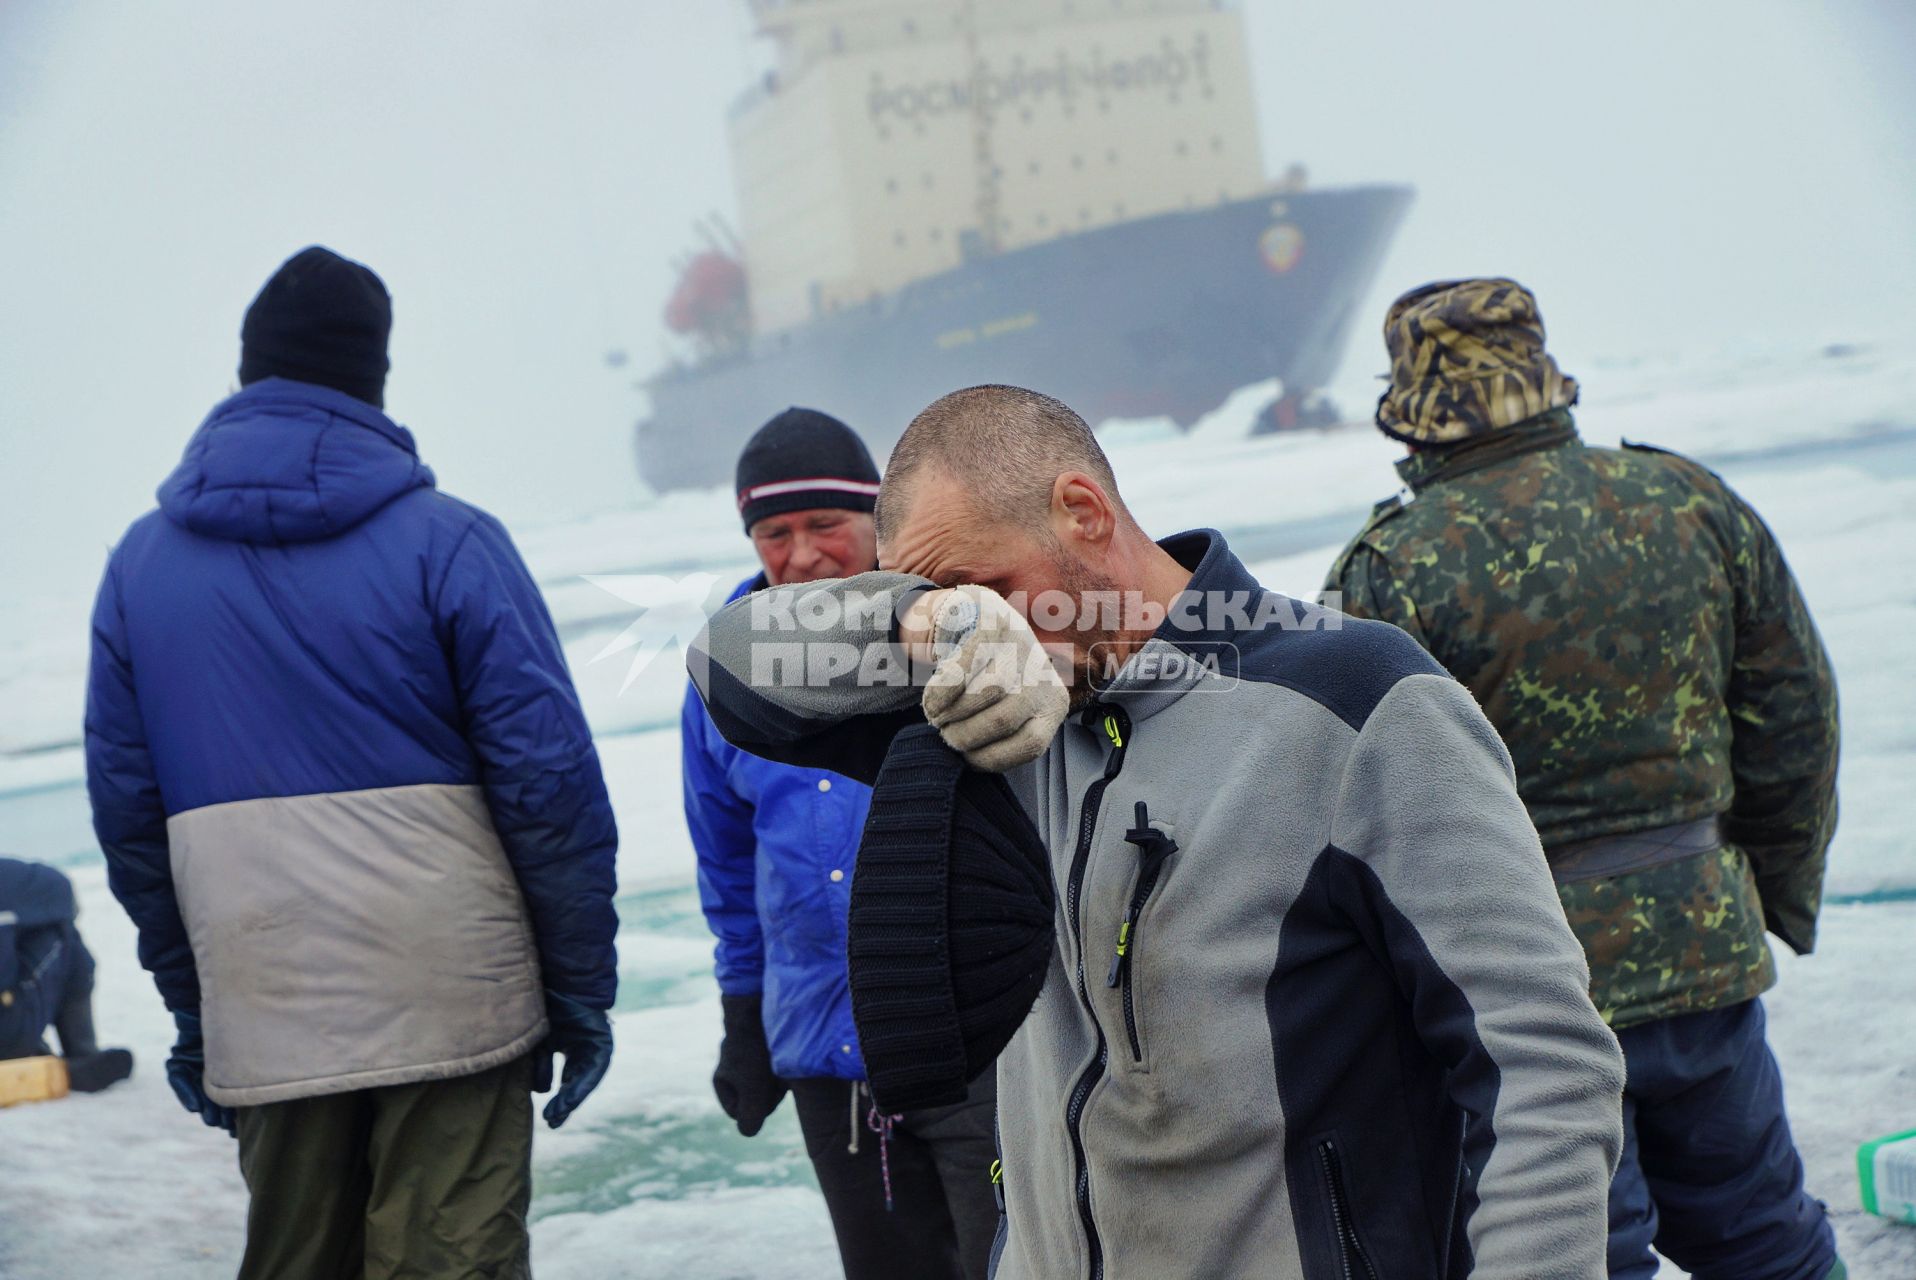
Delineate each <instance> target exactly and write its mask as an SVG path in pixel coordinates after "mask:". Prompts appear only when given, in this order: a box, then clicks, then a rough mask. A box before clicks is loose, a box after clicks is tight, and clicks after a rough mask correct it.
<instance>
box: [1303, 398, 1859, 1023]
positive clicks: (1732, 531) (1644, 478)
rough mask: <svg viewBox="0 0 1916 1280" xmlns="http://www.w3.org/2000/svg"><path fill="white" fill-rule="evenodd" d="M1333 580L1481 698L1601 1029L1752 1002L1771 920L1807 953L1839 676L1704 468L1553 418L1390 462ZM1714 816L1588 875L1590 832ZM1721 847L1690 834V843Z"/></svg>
mask: <svg viewBox="0 0 1916 1280" xmlns="http://www.w3.org/2000/svg"><path fill="white" fill-rule="evenodd" d="M1398 471H1399V473H1400V474H1401V475H1402V477H1403V478H1404V481H1405V483H1406V485H1407V486H1408V488H1409V491H1410V492H1409V496H1408V497H1399V498H1393V499H1390V500H1388V501H1386V502H1383V503H1379V504H1378V507H1377V509H1376V511H1375V513H1374V514H1373V516H1372V517H1371V520H1370V523H1369V524H1368V525H1367V526H1366V527H1365V528H1364V530H1363V531H1362V532H1361V533H1359V534H1358V535H1357V537H1356V538H1355V539H1353V540H1352V542H1351V544H1350V545H1349V546H1348V547H1346V548H1345V549H1344V552H1343V554H1341V555H1340V556H1339V557H1338V559H1337V563H1336V565H1335V567H1334V568H1333V569H1332V570H1331V575H1330V579H1329V582H1328V584H1327V589H1329V590H1334V591H1341V592H1342V593H1343V599H1344V605H1343V607H1344V608H1345V610H1346V611H1347V612H1350V613H1352V614H1355V615H1357V616H1359V617H1369V618H1381V619H1383V620H1385V621H1388V622H1392V623H1395V624H1396V625H1398V626H1400V627H1402V628H1403V629H1404V630H1406V631H1408V632H1409V633H1410V634H1411V635H1413V636H1415V637H1416V638H1417V640H1418V641H1419V642H1420V643H1422V644H1423V646H1424V647H1425V648H1426V649H1428V650H1429V651H1430V652H1431V653H1432V654H1433V655H1434V656H1435V657H1436V658H1437V660H1438V661H1439V662H1441V663H1443V664H1444V666H1445V667H1447V668H1448V669H1449V670H1450V672H1451V673H1452V674H1453V675H1455V676H1456V677H1457V678H1458V679H1459V680H1460V681H1462V682H1463V683H1464V684H1465V685H1467V686H1468V687H1469V688H1470V690H1471V691H1472V692H1473V693H1475V694H1476V695H1477V699H1478V701H1479V702H1481V703H1482V704H1483V708H1484V710H1485V712H1486V713H1488V715H1489V716H1490V719H1491V721H1492V723H1494V724H1495V725H1496V726H1497V729H1498V731H1499V732H1501V733H1502V734H1503V736H1504V740H1505V742H1507V743H1508V744H1509V747H1510V753H1511V757H1512V759H1513V760H1514V762H1515V764H1516V769H1517V782H1518V787H1519V790H1520V791H1521V792H1522V794H1523V798H1524V802H1525V803H1526V804H1527V805H1528V806H1529V809H1530V816H1531V819H1532V820H1533V821H1534V822H1535V823H1536V825H1537V830H1538V832H1539V834H1540V835H1541V836H1542V838H1543V842H1544V847H1545V850H1546V852H1547V853H1548V854H1549V855H1550V859H1551V864H1552V869H1553V871H1555V872H1556V874H1557V879H1558V886H1559V892H1560V893H1561V895H1562V897H1563V903H1564V908H1565V911H1566V913H1567V914H1568V915H1569V918H1570V923H1571V926H1572V928H1573V929H1574V930H1575V931H1576V933H1577V936H1578V938H1579V940H1580V941H1581V942H1582V943H1583V945H1584V949H1585V951H1586V952H1587V953H1588V955H1589V959H1590V970H1591V989H1592V996H1593V998H1594V999H1595V1000H1596V1003H1597V1007H1598V1008H1599V1009H1600V1010H1602V1012H1603V1014H1604V1017H1605V1018H1606V1019H1608V1020H1609V1021H1610V1023H1611V1025H1613V1026H1628V1025H1630V1024H1631V1023H1636V1022H1645V1021H1649V1020H1651V1019H1654V1018H1663V1017H1669V1016H1671V1015H1674V1014H1680V1013H1688V1012H1695V1011H1698V1010H1703V1009H1710V1008H1717V1007H1721V1006H1724V1005H1728V1004H1733V1003H1736V1002H1738V1001H1741V1000H1747V999H1750V998H1752V997H1754V996H1757V995H1759V994H1761V993H1762V992H1763V991H1765V990H1767V989H1768V988H1769V986H1770V985H1771V984H1772V983H1773V982H1774V981H1775V968H1774V961H1773V960H1772V958H1771V956H1770V952H1769V947H1768V944H1767V943H1766V941H1765V940H1764V937H1763V931H1764V928H1765V926H1766V925H1767V927H1768V928H1769V930H1770V931H1771V932H1773V933H1775V934H1776V935H1777V936H1778V937H1780V938H1782V939H1783V940H1784V941H1785V942H1787V943H1789V944H1790V946H1792V947H1793V948H1795V949H1796V950H1797V951H1799V952H1807V951H1809V950H1810V949H1811V948H1812V947H1813V946H1814V945H1815V940H1816V917H1817V912H1818V908H1819V906H1820V905H1821V901H1822V884H1823V866H1824V858H1825V853H1826V851H1827V848H1828V845H1829V840H1830V836H1831V834H1832V833H1833V831H1834V829H1835V825H1836V752H1837V719H1836V687H1835V682H1834V680H1833V678H1832V677H1831V674H1830V666H1829V658H1828V655H1827V654H1826V653H1825V651H1824V649H1823V644H1822V641H1821V640H1820V639H1819V638H1818V636H1817V634H1816V629H1815V627H1814V625H1813V624H1812V623H1811V621H1810V617H1809V612H1808V610H1807V609H1806V608H1805V606H1804V603H1803V598H1802V595H1801V594H1800V593H1799V592H1798V590H1797V587H1796V582H1795V579H1794V578H1793V577H1792V576H1791V574H1790V570H1789V566H1788V565H1787V564H1785V563H1784V560H1783V553H1782V551H1781V550H1780V549H1779V548H1778V546H1777V543H1776V539H1775V537H1774V536H1773V535H1772V534H1771V533H1770V531H1769V529H1768V528H1767V527H1766V526H1765V525H1764V524H1763V521H1762V520H1761V519H1760V518H1759V517H1758V516H1757V514H1756V512H1755V511H1753V510H1752V509H1751V508H1750V507H1749V505H1748V504H1746V503H1745V502H1744V501H1743V500H1742V499H1741V498H1739V497H1738V496H1737V495H1736V494H1735V493H1734V492H1732V491H1731V490H1730V488H1729V486H1728V485H1726V484H1724V483H1723V481H1722V480H1721V479H1720V478H1719V477H1717V476H1716V475H1715V474H1714V473H1712V472H1710V471H1708V470H1706V469H1705V468H1703V467H1701V466H1699V465H1697V464H1696V463H1694V462H1691V461H1689V460H1688V459H1686V458H1682V457H1679V456H1677V455H1675V454H1671V453H1666V452H1663V451H1661V450H1656V449H1650V448H1647V447H1644V446H1639V445H1626V446H1625V447H1624V448H1623V449H1620V450H1616V449H1595V448H1588V447H1586V446H1585V445H1584V444H1583V442H1582V440H1581V439H1580V438H1579V437H1578V435H1577V432H1576V427H1575V425H1574V423H1573V422H1572V420H1571V415H1570V412H1569V411H1568V410H1556V411H1553V412H1551V413H1546V414H1544V415H1542V416H1540V417H1538V418H1534V419H1532V420H1530V421H1529V422H1526V423H1523V424H1519V425H1518V426H1516V427H1512V428H1508V429H1505V430H1502V431H1498V432H1496V433H1495V434H1493V435H1490V436H1487V437H1484V438H1482V439H1480V440H1477V441H1472V442H1468V443H1465V444H1462V445H1456V446H1452V447H1449V448H1446V449H1442V450H1434V451H1429V452H1423V453H1417V454H1413V455H1412V456H1411V457H1409V458H1406V459H1404V460H1403V461H1402V462H1400V463H1399V464H1398ZM1711 817H1716V818H1717V819H1718V830H1719V832H1720V835H1721V843H1720V845H1719V847H1717V848H1716V849H1714V850H1709V851H1707V852H1700V853H1692V854H1686V855H1685V856H1682V857H1676V858H1672V857H1669V856H1668V855H1667V853H1666V855H1665V856H1664V857H1663V858H1662V859H1661V860H1656V861H1654V865H1647V866H1644V867H1643V868H1642V869H1640V870H1630V869H1625V870H1623V871H1621V872H1620V873H1615V874H1612V873H1611V872H1616V870H1617V869H1616V867H1615V866H1614V865H1612V866H1611V867H1609V868H1608V870H1607V871H1606V872H1605V873H1603V874H1599V875H1594V876H1592V875H1586V874H1580V873H1579V871H1578V869H1577V867H1576V863H1575V859H1574V858H1572V857H1571V856H1569V855H1570V854H1571V853H1572V852H1574V851H1573V850H1570V849H1567V848H1566V846H1571V845H1573V844H1574V843H1575V842H1581V841H1587V840H1589V839H1591V838H1592V837H1600V836H1615V835H1621V834H1627V833H1632V832H1642V831H1647V830H1651V829H1655V828H1666V827H1670V826H1673V825H1676V824H1681V823H1688V822H1692V821H1695V820H1698V819H1709V818H1711ZM1715 843H1717V841H1715V840H1714V839H1710V838H1708V837H1707V835H1706V839H1705V841H1704V847H1705V848H1706V849H1707V847H1708V845H1710V844H1715Z"/></svg>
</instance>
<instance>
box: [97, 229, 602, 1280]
mask: <svg viewBox="0 0 1916 1280" xmlns="http://www.w3.org/2000/svg"><path fill="white" fill-rule="evenodd" d="M391 319H392V311H391V302H390V300H389V299H388V297H387V294H386V290H385V286H384V285H383V284H381V282H380V280H379V278H378V277H377V276H376V275H374V274H373V273H372V271H370V270H369V269H367V268H366V267H364V266H362V265H360V264H359V263H356V262H351V261H348V260H347V259H344V258H341V257H339V256H338V255H337V254H334V253H332V252H330V251H328V250H325V249H321V248H309V249H306V250H304V251H303V252H301V253H299V254H298V255H296V256H295V257H293V258H291V259H290V260H288V261H287V262H286V263H285V264H284V265H283V266H281V267H280V269H279V270H278V272H277V273H275V274H274V276H273V277H272V278H271V279H270V280H268V281H267V283H266V285H265V287H264V288H263V289H262V290H261V291H260V294H259V296H258V297H257V298H256V299H255V300H254V302H253V304H252V306H251V308H250V309H249V310H248V311H247V313H246V320H245V324H244V327H243V329H242V332H241V338H242V354H241V360H240V370H239V377H240V383H241V385H242V389H241V390H240V391H239V392H238V393H237V394H236V395H234V396H232V397H231V398H230V399H228V400H226V401H225V402H223V403H222V404H220V405H218V406H216V407H215V408H214V410H213V412H212V413H211V414H210V415H209V416H208V418H207V419H206V421H205V422H204V423H203V424H202V425H201V427H200V429H199V431H198V432H197V433H196V434H195V435H194V436H193V438H192V441H191V443H189V444H188V446H187V449H186V456H185V458H184V459H183V460H182V461H181V463H180V465H179V467H178V469H177V470H175V471H174V472H173V474H172V475H171V476H170V477H168V479H167V480H166V482H165V483H164V484H163V485H162V486H161V487H160V492H159V501H160V506H159V510H157V511H154V512H151V513H149V514H147V515H146V516H143V517H142V518H140V519H139V520H137V521H135V522H134V524H133V526H132V527H131V528H130V529H129V530H128V531H127V533H126V536H125V537H124V538H123V539H122V540H121V541H120V544H119V545H118V546H117V547H116V548H115V549H114V551H113V555H112V558H111V560H110V562H109V563H108V565H107V570H106V575H105V579H104V581H102V583H101V585H100V592H99V597H98V600H97V602H96V605H95V608H94V615H93V656H92V666H91V671H90V674H89V680H88V689H87V711H86V757H87V788H88V792H89V795H90V798H91V800H92V805H93V822H94V829H95V831H96V833H97V834H98V836H99V840H100V844H101V847H102V848H103V849H104V850H105V853H106V858H107V868H108V875H109V882H110V884H111V887H112V889H113V892H114V895H115V896H116V897H117V898H118V899H119V900H120V902H121V904H122V905H123V906H124V907H125V908H126V910H127V912H128V914H129V915H131V916H132V918H133V921H134V923H135V924H136V925H137V926H138V929H139V950H140V960H141V963H142V964H143V965H145V967H146V968H147V969H149V970H151V971H152V973H153V977H154V980H155V982H156V984H157V985H158V987H159V990H160V995H161V997H162V998H163V999H164V1000H165V1002H166V1005H167V1008H168V1009H170V1010H171V1011H172V1012H173V1015H174V1019H175V1021H176V1023H177V1024H178V1028H179V1040H178V1043H177V1044H176V1045H175V1047H174V1050H173V1054H172V1057H171V1058H170V1059H169V1060H168V1062H167V1077H168V1079H169V1081H170V1082H171V1084H172V1086H173V1089H174V1091H175V1093H177V1094H178V1096H179V1098H180V1101H181V1102H182V1103H183V1104H184V1105H185V1106H186V1108H187V1110H189V1111H191V1112H194V1113H196V1114H198V1115H199V1116H201V1117H202V1118H203V1119H204V1120H205V1121H206V1123H207V1124H209V1125H215V1126H218V1127H221V1128H224V1129H226V1130H227V1131H228V1132H235V1131H236V1132H237V1136H238V1138H239V1156H240V1168H241V1171H242V1173H243V1174H244V1175H245V1178H246V1183H247V1187H248V1189H249V1190H250V1191H251V1193H252V1204H251V1208H250V1210H249V1212H248V1219H247V1240H246V1253H245V1257H244V1260H243V1262H242V1264H241V1270H240V1275H241V1277H242V1280H247V1278H251V1277H261V1278H263V1277H269V1276H270V1277H273V1278H274V1280H304V1278H305V1277H321V1276H324V1277H334V1276H339V1275H361V1274H364V1275H366V1276H383V1277H400V1276H451V1275H487V1276H499V1277H506V1276H524V1275H526V1274H527V1273H528V1267H527V1236H526V1209H527V1205H528V1202H529V1199H530V1159H531V1147H532V1112H531V1098H530V1094H531V1093H532V1092H534V1091H538V1092H543V1091H545V1090H546V1089H549V1088H550V1087H551V1083H552V1080H551V1076H552V1062H553V1056H554V1054H559V1055H563V1057H564V1058H565V1071H564V1078H563V1082H562V1083H561V1085H560V1087H559V1089H558V1091H557V1092H556V1093H555V1094H554V1096H553V1098H552V1100H551V1101H550V1102H549V1103H548V1104H547V1106H546V1109H545V1116H546V1119H547V1122H548V1123H549V1124H552V1125H554V1126H556V1125H558V1124H560V1123H561V1122H562V1121H564V1119H565V1118H566V1116H567V1115H568V1114H570V1112H571V1111H572V1109H573V1108H575V1107H576V1106H578V1104H579V1103H580V1101H581V1100H582V1099H583V1098H584V1097H585V1095H586V1094H587V1093H589V1092H590V1091H591V1090H592V1089H593V1087H594V1086H595V1085H596V1084H597V1083H598V1081H599V1080H600V1078H601V1077H603V1075H604V1073H605V1070H606V1067H607V1065H608V1064H609V1062H610V1060H611V1054H612V1034H611V1028H610V1024H609V1021H608V1019H607V1012H606V1011H607V1010H608V1009H609V1008H610V1007H611V1004H612V998H613V993H614V988H615V986H616V980H617V971H616V967H615V962H614V955H613V935H614V933H615V931H616V917H615V915H614V911H613V907H612V895H613V889H614V872H613V859H614V853H615V850H616V846H617V835H616V832H615V830H614V826H613V819H612V812H611V807H610V805H609V803H608V802H607V799H606V792H605V785H604V782H603V780H602V778H601V776H600V771H599V761H598V757H597V755H596V753H595V752H594V750H593V745H592V739H591V736H590V734H589V733H588V732H587V729H586V725H585V720H584V717H583V716H582V715H581V713H580V709H579V703H578V699H577V697H576V695H575V694H574V691H573V687H572V682H571V677H570V676H569V674H568V673H567V670H566V665H565V659H564V656H563V654H562V653H561V651H560V648H559V642H558V638H557V636H556V634H555V633H554V631H553V627H552V623H551V620H550V618H549V617H548V616H547V614H546V610H545V606H544V603H543V602H542V600H541V598H540V596H539V592H538V589H537V587H536V586H535V585H534V583H533V581H532V578H531V576H530V575H529V574H528V573H527V571H526V568H525V565H524V564H523V563H522V562H521V560H520V559H519V555H518V553H517V551H516V550H515V549H514V548H513V545H512V542H511V540H510V539H509V538H508V537H507V536H506V532H505V530H504V528H503V527H501V525H500V524H499V522H498V521H496V520H494V519H493V518H492V517H491V516H489V515H487V514H486V513H484V512H483V511H479V510H477V509H476V508H473V507H470V506H467V505H466V504H464V503H462V502H459V501H457V500H456V499H453V498H451V497H448V496H446V495H444V494H442V493H440V492H439V491H438V490H437V489H436V488H435V487H434V483H433V475H432V472H431V471H429V470H428V469H427V468H426V467H425V466H424V465H422V464H421V463H420V461H419V457H418V453H417V450H416V449H415V448H414V445H413V439H412V436H411V434H410V433H409V432H407V431H406V430H405V428H403V427H400V426H399V425H397V424H396V423H394V422H393V420H392V419H391V418H389V417H387V416H386V415H385V413H384V412H382V411H381V405H382V402H383V398H384V383H385V376H386V371H387V368H388V364H387V357H386V338H387V334H388V332H389V329H390V326H391Z"/></svg>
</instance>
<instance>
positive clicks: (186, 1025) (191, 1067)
mask: <svg viewBox="0 0 1916 1280" xmlns="http://www.w3.org/2000/svg"><path fill="white" fill-rule="evenodd" d="M173 1025H174V1026H176V1027H178V1028H179V1032H180V1037H179V1039H178V1040H176V1041H175V1042H174V1044H173V1052H172V1054H170V1055H169V1056H168V1057H167V1059H166V1082H167V1083H168V1084H170V1085H172V1086H173V1093H174V1095H175V1096H177V1097H178V1098H179V1100H180V1105H181V1106H183V1107H185V1108H186V1109H187V1110H188V1111H191V1112H192V1113H193V1114H194V1115H196V1116H198V1117H199V1118H200V1119H202V1120H204V1121H206V1123H207V1124H209V1125H211V1126H212V1127H213V1128H215V1129H224V1130H226V1132H228V1133H232V1132H233V1108H231V1107H222V1106H221V1105H220V1104H219V1103H217V1102H215V1101H213V1100H212V1099H211V1098H209V1097H207V1096H206V1079H205V1077H206V1042H205V1041H204V1040H203V1039H202V1038H201V1036H200V1015H199V1014H198V1013H180V1012H177V1011H176V1012H175V1013H174V1014H173Z"/></svg>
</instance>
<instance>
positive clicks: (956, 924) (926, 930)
mask: <svg viewBox="0 0 1916 1280" xmlns="http://www.w3.org/2000/svg"><path fill="white" fill-rule="evenodd" d="M1056 911H1057V894H1056V891H1055V890H1054V888H1053V886H1052V883H1051V860H1050V857H1049V856H1048V855H1047V854H1046V852H1045V847H1044V842H1043V840H1041V839H1040V838H1039V836H1038V832H1037V830H1036V828H1034V827H1033V826H1032V825H1031V819H1030V818H1029V817H1027V816H1026V814H1025V811H1024V809H1023V807H1022V806H1021V805H1019V803H1018V801H1017V798H1016V797H1015V796H1013V795H1012V793H1011V787H1010V785H1009V784H1008V783H1007V782H1006V781H1005V780H1004V778H1002V777H1001V776H999V775H998V774H995V773H980V772H977V771H975V770H971V769H967V768H966V767H965V762H964V759H963V757H961V756H960V755H959V754H958V753H957V752H955V751H953V750H952V749H951V748H950V747H947V746H946V745H945V744H944V742H943V740H941V739H940V738H939V736H938V731H937V730H936V729H934V728H932V727H931V726H930V725H918V726H915V727H913V728H910V729H907V730H905V731H904V732H902V733H900V734H899V735H898V737H897V738H896V739H894V740H893V742H892V745H891V750H890V751H889V752H888V753H887V754H886V756H885V763H884V765H883V767H882V768H881V769H880V771H879V775H878V781H877V784H876V785H875V786H874V787H873V789H872V801H871V814H870V816H869V818H867V820H866V822H865V835H864V839H863V841H862V842H861V843H860V845H859V848H858V866H857V870H856V872H855V873H854V875H853V877H852V901H851V919H850V926H849V941H848V950H849V954H850V968H851V989H852V1019H853V1021H854V1022H856V1023H857V1025H858V1038H859V1044H860V1045H861V1047H862V1048H863V1049H864V1054H865V1071H866V1077H867V1079H869V1080H870V1082H871V1089H872V1100H873V1102H874V1103H875V1104H876V1105H877V1106H878V1108H879V1110H881V1111H884V1112H887V1113H894V1114H895V1113H897V1112H901V1111H910V1110H915V1109H917V1108H920V1107H935V1106H944V1105H947V1104H950V1103H955V1102H959V1101H961V1100H963V1098H964V1097H965V1092H966V1086H967V1085H968V1084H970V1082H971V1081H973V1080H975V1079H977V1077H978V1076H980V1075H982V1074H983V1073H984V1072H985V1070H986V1069H988V1068H989V1067H990V1066H991V1064H992V1063H993V1062H994V1061H995V1060H996V1059H997V1057H998V1054H999V1052H1000V1051H1001V1050H1002V1049H1003V1048H1004V1047H1005V1045H1006V1044H1008V1043H1009V1042H1010V1040H1011V1037H1012V1036H1013V1035H1014V1034H1015V1033H1016V1032H1017V1030H1018V1027H1019V1025H1020V1024H1022V1023H1023V1022H1024V1019H1025V1015H1026V1014H1027V1013H1029V1012H1030V1011H1031V1006H1032V1003H1033V1002H1034V1001H1036V1000H1037V998H1038V991H1039V989H1040V988H1042V987H1043V986H1044V983H1045V974H1046V971H1047V970H1048V969H1049V967H1050V964H1051V949H1052V943H1053V938H1054V932H1055V929H1056V919H1055V916H1056Z"/></svg>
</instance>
